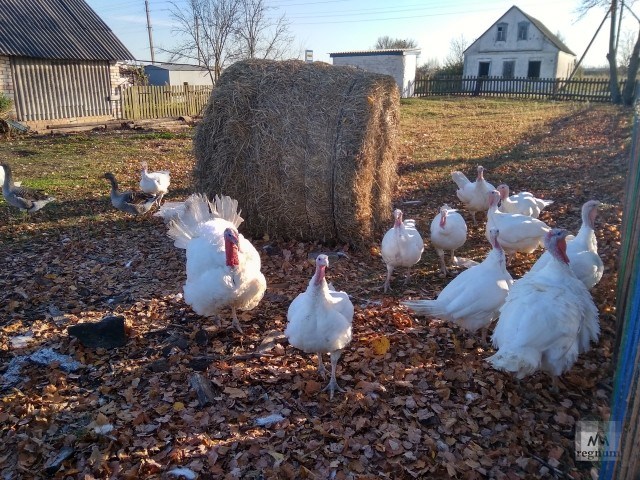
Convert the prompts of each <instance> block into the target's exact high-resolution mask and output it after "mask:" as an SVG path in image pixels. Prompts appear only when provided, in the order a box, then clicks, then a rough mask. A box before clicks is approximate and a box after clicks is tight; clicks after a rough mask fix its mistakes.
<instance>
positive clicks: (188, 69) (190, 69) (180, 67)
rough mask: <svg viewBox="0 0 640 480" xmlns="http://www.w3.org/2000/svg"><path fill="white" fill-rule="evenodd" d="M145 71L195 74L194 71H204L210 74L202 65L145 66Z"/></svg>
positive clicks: (158, 64) (169, 64)
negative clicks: (177, 71)
mask: <svg viewBox="0 0 640 480" xmlns="http://www.w3.org/2000/svg"><path fill="white" fill-rule="evenodd" d="M144 68H145V70H147V69H151V70H153V69H157V70H173V71H176V70H179V71H183V72H193V71H198V70H199V71H202V72H208V71H209V70H207V68H206V67H203V66H201V65H185V64H176V63H155V64H153V65H145V66H144Z"/></svg>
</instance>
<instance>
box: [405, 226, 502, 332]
mask: <svg viewBox="0 0 640 480" xmlns="http://www.w3.org/2000/svg"><path fill="white" fill-rule="evenodd" d="M498 233H499V232H498V231H497V230H491V232H490V235H491V246H492V249H491V251H490V252H489V255H487V257H486V258H485V259H484V261H482V262H481V263H479V264H478V265H476V266H473V267H471V268H469V269H468V270H464V271H463V272H461V273H460V274H459V275H458V276H457V277H456V278H454V279H453V280H452V281H451V282H450V283H449V284H448V285H447V286H446V287H444V289H443V290H442V291H441V292H440V294H439V295H438V298H437V299H435V300H407V301H404V302H402V304H403V305H405V306H407V307H409V308H410V309H411V310H413V311H414V312H416V313H417V314H419V315H427V316H431V317H437V318H441V319H444V320H448V321H449V322H453V323H455V324H457V325H460V326H461V327H462V328H464V329H466V330H469V331H471V332H475V331H477V330H479V329H482V341H483V343H486V335H487V327H488V326H489V325H490V324H491V322H492V321H493V320H495V319H496V318H498V311H499V309H500V307H501V306H502V304H503V303H504V301H505V298H506V297H507V294H508V293H509V288H510V287H511V285H512V284H513V279H512V278H511V275H510V274H509V272H507V267H506V264H505V257H504V251H503V250H502V248H501V247H500V241H499V235H498Z"/></svg>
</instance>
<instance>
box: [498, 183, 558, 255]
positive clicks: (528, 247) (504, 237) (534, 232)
mask: <svg viewBox="0 0 640 480" xmlns="http://www.w3.org/2000/svg"><path fill="white" fill-rule="evenodd" d="M488 198H489V209H488V210H487V226H486V237H487V240H489V241H491V238H490V231H491V229H496V230H499V231H500V245H502V248H503V249H504V252H505V254H506V255H507V258H509V259H510V258H511V256H512V255H513V254H514V253H515V252H523V253H531V252H533V251H534V250H535V249H536V248H538V246H540V245H542V244H543V242H544V235H545V234H546V233H547V232H548V231H549V230H550V229H549V226H548V225H547V224H546V223H544V222H543V221H542V220H538V219H537V218H532V217H530V216H528V215H520V214H519V213H503V212H501V211H500V210H499V209H498V202H499V201H500V193H499V192H498V191H497V190H493V191H492V192H489V194H488Z"/></svg>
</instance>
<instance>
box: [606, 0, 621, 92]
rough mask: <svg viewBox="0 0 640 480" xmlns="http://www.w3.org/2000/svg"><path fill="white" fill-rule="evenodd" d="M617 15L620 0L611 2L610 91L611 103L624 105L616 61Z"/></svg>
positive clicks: (608, 57)
mask: <svg viewBox="0 0 640 480" xmlns="http://www.w3.org/2000/svg"><path fill="white" fill-rule="evenodd" d="M616 15H618V0H611V29H610V30H609V52H608V53H607V60H608V61H609V90H610V91H611V102H613V103H616V104H617V103H622V96H621V95H620V86H619V85H618V62H617V61H616V27H617V21H616Z"/></svg>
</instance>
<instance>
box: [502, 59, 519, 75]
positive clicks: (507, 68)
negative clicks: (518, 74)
mask: <svg viewBox="0 0 640 480" xmlns="http://www.w3.org/2000/svg"><path fill="white" fill-rule="evenodd" d="M515 70H516V61H515V60H505V61H504V62H503V63H502V76H503V77H504V78H513V75H514V72H515Z"/></svg>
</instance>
